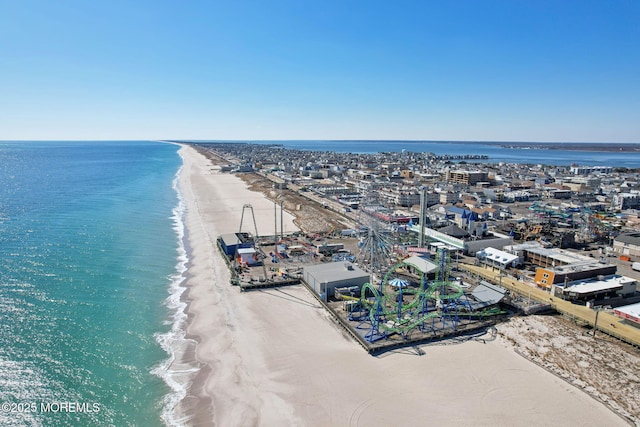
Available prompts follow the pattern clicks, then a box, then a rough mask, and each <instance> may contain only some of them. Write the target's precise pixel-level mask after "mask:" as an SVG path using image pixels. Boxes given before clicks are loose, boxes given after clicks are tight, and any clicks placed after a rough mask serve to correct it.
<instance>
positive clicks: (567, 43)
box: [0, 0, 640, 142]
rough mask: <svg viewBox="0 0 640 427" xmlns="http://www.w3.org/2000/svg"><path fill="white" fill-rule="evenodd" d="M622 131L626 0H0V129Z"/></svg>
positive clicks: (548, 135)
mask: <svg viewBox="0 0 640 427" xmlns="http://www.w3.org/2000/svg"><path fill="white" fill-rule="evenodd" d="M161 138H162V139H164V138H184V139H186V138H193V139H391V138H393V139H438V140H440V139H445V140H511V141H603V142H606V141H613V142H640V1H637V0H601V1H590V0H576V1H561V0H555V1H542V0H535V1H524V0H504V1H491V0H487V1H483V0H470V1H458V0H456V1H427V0H424V1H420V0H416V1H403V0H395V1H389V0H385V1H377V0H362V1H351V0H322V1H316V0H314V1H304V0H277V1H270V0H255V1H243V0H225V1H215V0H209V1H178V0H175V1H163V0H154V1H148V0H136V1H132V0H126V1H121V0H109V1H101V0H100V1H99V0H86V1H68V0H55V1H52V0H42V1H36V0H0V139H161Z"/></svg>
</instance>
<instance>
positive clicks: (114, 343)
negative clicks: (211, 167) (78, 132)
mask: <svg viewBox="0 0 640 427" xmlns="http://www.w3.org/2000/svg"><path fill="white" fill-rule="evenodd" d="M178 148H179V147H177V146H176V145H171V144H163V143H158V142H145V141H142V142H141V141H118V142H53V141H52V142H0V404H1V405H2V407H1V410H0V425H2V426H13V425H15V426H24V425H32V426H68V425H83V426H91V425H96V426H105V425H115V426H127V425H136V426H137V425H144V426H154V425H163V424H166V423H171V408H172V406H173V405H174V404H175V402H176V401H177V400H178V399H180V398H181V397H182V395H183V394H184V390H183V389H181V387H180V385H179V384H178V383H176V381H173V380H172V378H171V374H170V372H169V371H168V365H169V363H170V361H171V360H172V354H173V349H172V345H173V344H175V342H176V341H179V340H180V339H181V336H183V333H182V332H181V331H182V327H183V323H184V321H185V318H184V306H183V305H182V303H181V301H180V298H179V296H180V293H181V292H182V291H183V288H181V286H180V285H181V283H182V281H183V278H184V277H183V274H184V272H185V270H186V262H187V259H186V253H185V250H184V244H183V242H182V237H183V233H184V230H183V225H182V215H183V210H184V207H183V206H182V203H181V199H180V196H179V193H178V191H177V186H176V176H177V175H176V174H177V172H178V170H179V168H180V166H181V159H180V157H179V156H178V154H177V150H178Z"/></svg>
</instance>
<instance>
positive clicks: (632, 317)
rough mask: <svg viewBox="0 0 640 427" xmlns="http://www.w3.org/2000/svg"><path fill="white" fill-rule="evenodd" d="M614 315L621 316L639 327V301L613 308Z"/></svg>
mask: <svg viewBox="0 0 640 427" xmlns="http://www.w3.org/2000/svg"><path fill="white" fill-rule="evenodd" d="M613 312H614V313H615V314H616V316H618V317H621V318H622V319H625V320H627V321H629V322H633V323H634V324H635V325H636V326H638V327H640V303H636V304H631V305H625V306H623V307H618V308H616V309H614V310H613Z"/></svg>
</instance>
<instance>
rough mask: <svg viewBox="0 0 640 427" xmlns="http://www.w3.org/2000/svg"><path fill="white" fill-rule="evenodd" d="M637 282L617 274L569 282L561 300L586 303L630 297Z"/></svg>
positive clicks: (563, 290)
mask: <svg viewBox="0 0 640 427" xmlns="http://www.w3.org/2000/svg"><path fill="white" fill-rule="evenodd" d="M636 285H637V281H636V280H635V279H632V278H631V277H626V276H620V275H617V274H614V275H610V276H601V277H598V278H593V279H586V280H577V281H574V282H570V283H568V284H567V286H565V287H564V288H563V289H562V298H563V299H566V300H570V301H580V302H587V301H590V300H602V299H607V298H615V297H618V296H623V297H624V296H630V295H633V294H634V293H635V291H636Z"/></svg>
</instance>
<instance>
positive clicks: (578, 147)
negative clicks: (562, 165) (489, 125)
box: [499, 142, 640, 152]
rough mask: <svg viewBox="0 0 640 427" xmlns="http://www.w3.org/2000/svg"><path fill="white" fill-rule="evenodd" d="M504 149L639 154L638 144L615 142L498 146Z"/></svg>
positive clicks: (523, 143) (519, 143)
mask: <svg viewBox="0 0 640 427" xmlns="http://www.w3.org/2000/svg"><path fill="white" fill-rule="evenodd" d="M499 145H500V147H504V148H519V149H532V150H566V151H606V152H612V151H617V152H620V151H623V152H640V143H615V142H508V143H501V144H499Z"/></svg>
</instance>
